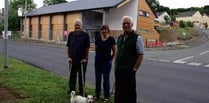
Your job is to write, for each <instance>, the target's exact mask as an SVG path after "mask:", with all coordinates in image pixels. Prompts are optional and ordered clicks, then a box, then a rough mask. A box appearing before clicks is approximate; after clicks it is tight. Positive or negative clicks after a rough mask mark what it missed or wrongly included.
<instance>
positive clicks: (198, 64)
mask: <svg viewBox="0 0 209 103" xmlns="http://www.w3.org/2000/svg"><path fill="white" fill-rule="evenodd" d="M188 65H194V66H200V65H202V63H195V62H191V63H188Z"/></svg>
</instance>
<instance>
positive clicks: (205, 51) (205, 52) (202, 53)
mask: <svg viewBox="0 0 209 103" xmlns="http://www.w3.org/2000/svg"><path fill="white" fill-rule="evenodd" d="M206 53H209V51H205V52H202V53H200V55H203V54H206Z"/></svg>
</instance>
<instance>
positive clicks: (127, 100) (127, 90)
mask: <svg viewBox="0 0 209 103" xmlns="http://www.w3.org/2000/svg"><path fill="white" fill-rule="evenodd" d="M135 76H136V72H135V71H133V70H130V71H128V72H122V71H115V81H116V82H115V100H114V101H115V102H114V103H136V101H137V98H136V77H135Z"/></svg>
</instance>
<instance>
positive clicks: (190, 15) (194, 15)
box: [176, 11, 203, 28]
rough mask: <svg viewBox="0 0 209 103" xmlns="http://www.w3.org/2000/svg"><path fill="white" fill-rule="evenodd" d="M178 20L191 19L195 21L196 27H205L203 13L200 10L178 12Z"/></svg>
mask: <svg viewBox="0 0 209 103" xmlns="http://www.w3.org/2000/svg"><path fill="white" fill-rule="evenodd" d="M176 20H177V21H178V22H179V21H181V20H182V21H191V22H193V23H194V26H195V27H198V28H203V20H202V15H201V14H200V12H199V11H188V12H181V13H178V14H177V16H176Z"/></svg>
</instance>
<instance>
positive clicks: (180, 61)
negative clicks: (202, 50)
mask: <svg viewBox="0 0 209 103" xmlns="http://www.w3.org/2000/svg"><path fill="white" fill-rule="evenodd" d="M193 57H194V56H190V57H186V58H183V59H179V60H175V61H174V63H180V64H184V63H187V61H184V60H187V59H191V58H193Z"/></svg>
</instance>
